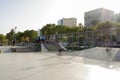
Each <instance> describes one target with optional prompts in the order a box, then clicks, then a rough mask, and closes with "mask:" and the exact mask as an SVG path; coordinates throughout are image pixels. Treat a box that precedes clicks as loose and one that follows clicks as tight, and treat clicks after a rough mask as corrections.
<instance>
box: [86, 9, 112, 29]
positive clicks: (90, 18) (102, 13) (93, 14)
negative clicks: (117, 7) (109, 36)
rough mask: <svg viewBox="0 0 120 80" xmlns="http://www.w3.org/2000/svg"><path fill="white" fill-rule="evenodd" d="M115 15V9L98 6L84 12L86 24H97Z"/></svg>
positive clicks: (88, 25)
mask: <svg viewBox="0 0 120 80" xmlns="http://www.w3.org/2000/svg"><path fill="white" fill-rule="evenodd" d="M113 16H114V11H112V10H109V9H105V8H98V9H95V10H91V11H88V12H85V13H84V26H85V27H90V26H95V25H97V24H98V23H101V22H106V21H111V20H112V18H113Z"/></svg>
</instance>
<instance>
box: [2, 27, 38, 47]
mask: <svg viewBox="0 0 120 80" xmlns="http://www.w3.org/2000/svg"><path fill="white" fill-rule="evenodd" d="M37 35H38V32H37V31H35V30H26V31H24V32H17V33H15V30H14V29H11V31H10V32H8V33H7V34H6V35H3V34H0V45H12V42H13V41H14V40H16V43H20V42H28V43H29V42H34V41H35V40H36V37H37Z"/></svg>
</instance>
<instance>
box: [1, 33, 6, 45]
mask: <svg viewBox="0 0 120 80" xmlns="http://www.w3.org/2000/svg"><path fill="white" fill-rule="evenodd" d="M5 43H6V38H5V36H4V35H3V34H0V45H3V44H5Z"/></svg>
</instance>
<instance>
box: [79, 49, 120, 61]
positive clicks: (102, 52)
mask: <svg viewBox="0 0 120 80" xmlns="http://www.w3.org/2000/svg"><path fill="white" fill-rule="evenodd" d="M77 55H79V56H81V57H84V58H90V59H96V60H100V61H108V62H111V61H113V60H114V61H115V60H116V59H120V49H119V48H111V49H110V51H106V48H105V47H95V48H91V49H86V50H83V51H80V52H79V54H77Z"/></svg>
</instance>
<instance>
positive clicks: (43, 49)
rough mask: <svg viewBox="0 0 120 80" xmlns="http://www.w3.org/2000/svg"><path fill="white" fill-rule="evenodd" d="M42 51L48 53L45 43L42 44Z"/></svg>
mask: <svg viewBox="0 0 120 80" xmlns="http://www.w3.org/2000/svg"><path fill="white" fill-rule="evenodd" d="M41 51H42V52H48V50H47V48H46V47H45V46H44V44H43V43H41Z"/></svg>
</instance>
